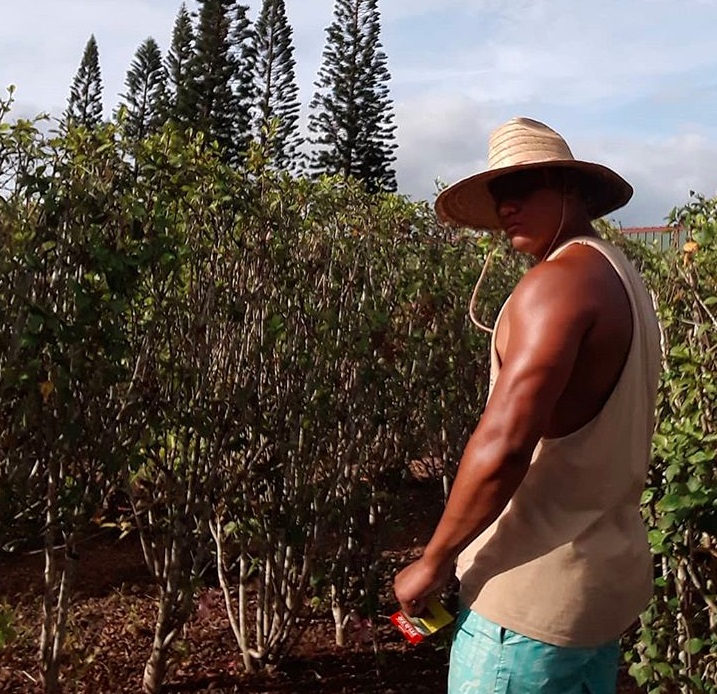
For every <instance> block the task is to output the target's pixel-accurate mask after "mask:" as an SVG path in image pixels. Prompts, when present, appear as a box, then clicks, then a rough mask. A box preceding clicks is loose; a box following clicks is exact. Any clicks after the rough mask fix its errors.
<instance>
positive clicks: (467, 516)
mask: <svg viewBox="0 0 717 694" xmlns="http://www.w3.org/2000/svg"><path fill="white" fill-rule="evenodd" d="M529 464H530V456H529V455H527V454H526V453H516V452H508V451H507V450H506V447H505V446H502V445H499V444H493V445H490V446H488V445H483V446H481V444H480V443H479V442H478V441H476V442H475V443H473V442H469V445H468V446H467V447H466V451H465V453H464V454H463V458H462V459H461V463H460V465H459V468H458V474H457V475H456V479H455V481H454V483H453V487H452V489H451V493H450V496H449V498H448V503H447V504H446V508H445V510H444V512H443V515H442V516H441V519H440V521H439V523H438V526H437V527H436V530H435V531H434V533H433V537H432V538H431V540H430V542H429V543H428V545H427V546H426V549H425V551H424V553H423V556H424V558H425V559H426V560H427V561H429V562H431V563H434V564H436V565H443V564H447V563H450V562H452V561H453V560H454V559H455V558H456V557H457V556H458V554H459V553H460V552H461V551H462V550H463V549H464V548H465V547H466V546H467V545H469V544H470V543H471V542H472V541H473V540H474V539H475V538H476V537H477V536H478V535H480V534H481V533H482V532H483V531H484V530H485V529H486V528H488V526H490V524H491V523H493V521H494V520H495V519H496V518H497V517H498V516H499V515H500V513H501V511H502V510H503V509H504V508H505V506H506V505H507V503H508V501H509V500H510V498H511V497H512V496H513V494H514V493H515V490H516V489H517V488H518V486H519V485H520V483H521V482H522V480H523V477H524V476H525V473H526V471H527V469H528V466H529Z"/></svg>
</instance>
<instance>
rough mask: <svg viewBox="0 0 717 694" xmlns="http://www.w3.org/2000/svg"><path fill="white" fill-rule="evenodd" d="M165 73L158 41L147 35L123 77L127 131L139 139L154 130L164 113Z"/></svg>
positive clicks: (123, 100)
mask: <svg viewBox="0 0 717 694" xmlns="http://www.w3.org/2000/svg"><path fill="white" fill-rule="evenodd" d="M166 81H167V73H166V70H165V68H164V65H163V64H162V54H161V52H160V50H159V46H158V45H157V42H156V41H155V40H154V39H153V38H152V37H149V38H148V39H146V40H145V41H144V42H143V43H142V44H141V45H140V47H139V48H138V49H137V52H136V53H135V57H134V60H133V61H132V65H131V67H130V69H129V71H128V72H127V77H126V78H125V86H126V87H127V92H126V93H125V94H122V95H121V97H122V101H121V102H120V103H124V106H125V107H126V109H127V121H126V124H125V127H126V131H127V134H128V135H129V136H130V137H134V138H136V139H138V140H140V139H142V138H143V137H146V136H147V135H148V134H149V133H151V132H155V131H156V130H157V129H159V127H160V126H161V124H162V122H163V121H164V118H165V116H166V100H167V95H166Z"/></svg>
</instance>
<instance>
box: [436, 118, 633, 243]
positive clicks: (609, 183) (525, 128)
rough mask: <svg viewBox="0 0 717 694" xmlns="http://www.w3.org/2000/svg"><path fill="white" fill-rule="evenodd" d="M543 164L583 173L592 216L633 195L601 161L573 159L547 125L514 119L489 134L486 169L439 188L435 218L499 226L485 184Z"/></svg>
mask: <svg viewBox="0 0 717 694" xmlns="http://www.w3.org/2000/svg"><path fill="white" fill-rule="evenodd" d="M543 167H555V168H567V169H573V170H575V171H580V172H582V174H583V176H584V177H585V178H586V179H587V181H588V182H589V186H590V188H589V193H590V194H589V200H587V201H586V202H587V203H588V212H589V213H590V216H591V219H597V218H598V217H602V216H603V215H605V214H607V213H608V212H612V211H613V210H616V209H618V208H619V207H622V206H623V205H625V204H626V203H627V201H628V200H629V199H630V198H631V197H632V192H633V191H632V186H631V185H630V184H629V183H628V182H627V181H626V180H625V179H624V178H622V177H621V176H619V175H618V174H616V173H615V172H614V171H612V170H611V169H608V168H607V167H606V166H602V165H601V164H593V163H590V162H586V161H580V160H578V159H575V157H573V154H572V152H571V151H570V148H569V147H568V145H567V143H566V142H565V140H564V139H563V138H562V137H561V136H560V135H559V134H558V133H556V132H555V131H554V130H552V129H551V128H549V127H548V126H547V125H545V124H543V123H540V122H538V121H535V120H531V119H530V118H513V119H512V120H509V121H508V122H507V123H506V124H505V125H502V126H501V127H499V128H498V129H497V130H494V131H493V133H492V134H491V136H490V141H489V146H488V169H487V170H486V171H483V172H481V173H477V174H474V175H472V176H469V177H468V178H464V179H463V180H461V181H458V182H457V183H454V184H453V185H452V186H449V187H448V188H446V189H445V190H443V191H442V192H441V194H440V195H439V196H438V198H437V199H436V212H437V213H438V217H439V218H440V219H441V220H443V221H444V222H449V223H452V224H455V225H458V226H466V227H471V228H474V229H490V230H494V229H500V228H501V223H500V220H499V219H498V215H497V213H496V210H495V203H494V201H493V198H492V197H491V195H490V193H489V192H488V183H489V182H490V181H492V180H493V179H494V178H498V177H499V176H503V175H505V174H508V173H511V172H513V171H518V170H520V169H530V168H533V169H537V168H543Z"/></svg>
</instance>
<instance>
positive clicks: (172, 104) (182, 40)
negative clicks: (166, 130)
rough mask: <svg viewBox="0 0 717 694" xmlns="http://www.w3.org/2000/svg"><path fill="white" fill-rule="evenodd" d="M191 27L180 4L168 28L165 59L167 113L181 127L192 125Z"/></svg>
mask: <svg viewBox="0 0 717 694" xmlns="http://www.w3.org/2000/svg"><path fill="white" fill-rule="evenodd" d="M193 57H194V29H193V28H192V19H191V17H190V15H189V12H187V7H186V5H184V4H182V6H181V7H180V8H179V12H178V14H177V19H176V20H175V23H174V30H173V31H172V44H171V46H170V49H169V53H168V54H167V58H166V60H165V68H166V71H167V82H168V90H167V92H168V94H167V116H168V117H169V118H170V119H171V120H172V121H174V122H175V123H177V124H178V125H180V126H182V127H185V128H186V127H189V126H190V125H191V124H192V120H193V115H194V110H193V104H192V102H193V85H192V64H193Z"/></svg>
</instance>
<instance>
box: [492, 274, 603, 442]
mask: <svg viewBox="0 0 717 694" xmlns="http://www.w3.org/2000/svg"><path fill="white" fill-rule="evenodd" d="M557 279H558V280H559V279H560V277H559V275H558V278H557ZM534 284H535V285H536V286H533V287H528V290H527V291H523V292H516V294H515V295H514V297H513V298H512V299H511V304H510V305H509V310H508V319H509V321H510V330H509V336H508V341H507V344H506V345H505V348H504V351H503V354H502V365H501V370H500V374H499V376H498V379H497V380H496V383H495V385H494V388H493V392H492V394H491V398H490V401H489V403H488V405H487V407H486V411H485V413H484V419H487V420H488V421H486V422H485V423H486V424H490V422H491V421H494V422H495V423H496V424H497V425H500V426H501V428H502V427H507V430H508V431H510V432H511V436H512V437H513V439H514V443H515V445H516V446H517V447H518V448H519V449H523V448H532V447H533V446H534V445H535V444H536V443H537V441H538V439H539V438H540V437H541V436H543V435H544V434H545V430H546V427H547V426H548V424H549V422H550V419H551V417H552V414H553V411H554V410H555V405H556V403H557V402H558V399H559V398H560V396H561V394H562V393H563V391H564V390H565V387H566V386H567V384H568V382H569V380H570V376H571V374H572V372H573V368H574V366H575V361H576V359H577V356H578V352H579V349H580V345H581V343H582V341H583V338H584V336H585V334H586V332H587V331H588V330H589V328H590V325H591V314H590V310H589V306H588V305H586V303H584V302H581V300H580V297H579V296H575V295H574V294H571V292H570V291H569V289H570V286H569V283H567V286H566V283H565V282H556V281H550V278H548V281H545V282H543V283H540V282H536V283H534ZM556 284H557V285H558V286H554V285H556Z"/></svg>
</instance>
